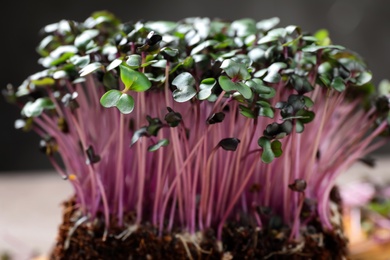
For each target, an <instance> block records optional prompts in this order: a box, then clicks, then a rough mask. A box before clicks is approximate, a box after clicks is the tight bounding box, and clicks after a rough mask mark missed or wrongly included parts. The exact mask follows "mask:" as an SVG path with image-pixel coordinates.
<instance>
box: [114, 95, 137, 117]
mask: <svg viewBox="0 0 390 260" xmlns="http://www.w3.org/2000/svg"><path fill="white" fill-rule="evenodd" d="M116 107H117V108H118V109H119V111H121V113H122V114H130V113H131V112H132V111H133V109H134V99H133V97H132V96H130V95H128V94H126V93H122V95H121V96H120V98H119V100H118V103H117V104H116Z"/></svg>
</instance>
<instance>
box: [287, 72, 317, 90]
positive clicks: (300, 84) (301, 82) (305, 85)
mask: <svg viewBox="0 0 390 260" xmlns="http://www.w3.org/2000/svg"><path fill="white" fill-rule="evenodd" d="M291 80H292V84H293V86H294V89H295V90H296V91H297V92H298V93H299V94H305V93H307V92H310V91H312V90H314V87H313V86H312V85H311V84H310V82H309V80H308V79H307V78H306V77H301V76H298V75H295V74H294V75H291Z"/></svg>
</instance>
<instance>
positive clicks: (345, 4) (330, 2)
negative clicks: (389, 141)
mask: <svg viewBox="0 0 390 260" xmlns="http://www.w3.org/2000/svg"><path fill="white" fill-rule="evenodd" d="M98 10H108V11H111V12H113V13H114V14H115V15H117V16H118V17H119V18H120V19H121V20H122V21H123V22H126V21H130V20H133V21H136V20H139V19H147V20H173V21H175V20H179V19H182V18H185V17H191V16H203V17H206V16H207V17H211V18H225V19H229V20H233V19H239V18H246V17H249V18H254V19H255V20H262V19H266V18H271V17H274V16H277V17H279V18H280V19H281V24H280V25H281V26H287V25H290V24H294V25H299V26H301V27H302V29H303V30H304V31H309V32H315V31H317V30H318V29H322V28H326V29H327V30H328V31H329V32H330V36H331V39H332V40H333V43H334V44H339V45H343V46H346V47H348V48H349V49H352V50H354V51H356V52H357V53H359V54H360V55H362V56H363V57H364V58H365V60H366V62H367V63H368V65H369V67H370V69H371V70H372V72H373V74H374V83H376V84H377V83H379V81H380V80H382V79H384V78H389V79H390V69H389V68H390V59H389V58H390V28H389V25H390V1H388V0H387V1H386V0H327V1H313V0H272V1H270V0H268V1H262V0H241V1H238V0H197V1H195V0H193V1H188V0H170V1H162V0H160V1H151V0H143V1H131V0H127V1H119V0H116V1H115V0H111V1H109V0H81V1H80V0H68V1H56V0H40V1H8V2H7V5H6V6H2V9H1V11H2V12H1V15H0V25H1V27H0V30H1V34H0V35H1V40H0V46H1V51H2V53H1V62H0V66H1V69H0V71H1V72H0V88H4V87H5V86H6V85H7V84H8V83H12V84H13V85H15V86H18V85H19V84H20V83H21V82H22V81H23V80H24V78H25V77H27V76H28V75H30V74H32V73H34V72H37V71H39V70H41V69H42V68H41V67H40V66H39V65H38V64H37V59H38V55H37V53H36V52H35V48H36V46H37V45H38V43H39V41H40V40H41V38H40V36H39V34H38V32H39V30H40V29H41V28H42V27H44V26H45V25H47V24H49V23H54V22H58V21H59V20H61V19H73V20H77V21H84V20H85V19H86V18H87V17H88V16H89V15H90V14H91V13H92V12H94V11H98ZM18 115H19V111H18V109H17V108H16V107H13V106H11V105H9V104H7V103H6V102H5V101H4V99H3V98H2V97H1V98H0V173H1V172H5V171H24V170H33V171H39V170H43V169H51V168H52V167H51V165H50V164H49V162H48V160H47V159H46V157H45V156H44V155H43V154H41V153H40V152H39V151H38V143H39V138H38V137H37V136H36V135H35V134H34V133H24V132H21V131H17V130H15V129H14V127H13V124H14V121H15V119H17V118H18ZM389 152H390V148H389V147H384V148H381V149H380V150H379V151H377V152H376V154H379V153H389Z"/></svg>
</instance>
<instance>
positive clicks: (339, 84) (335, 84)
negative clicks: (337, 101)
mask: <svg viewBox="0 0 390 260" xmlns="http://www.w3.org/2000/svg"><path fill="white" fill-rule="evenodd" d="M331 87H332V88H334V89H335V90H337V91H338V92H343V91H344V90H345V83H344V80H343V79H342V78H341V77H335V78H334V79H333V80H332V84H331Z"/></svg>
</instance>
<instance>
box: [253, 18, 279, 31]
mask: <svg viewBox="0 0 390 260" xmlns="http://www.w3.org/2000/svg"><path fill="white" fill-rule="evenodd" d="M279 22H280V19H279V17H272V18H269V19H264V20H261V21H259V22H257V24H256V28H257V29H259V30H262V31H268V30H271V29H272V28H274V27H275V26H276V25H278V24H279Z"/></svg>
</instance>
